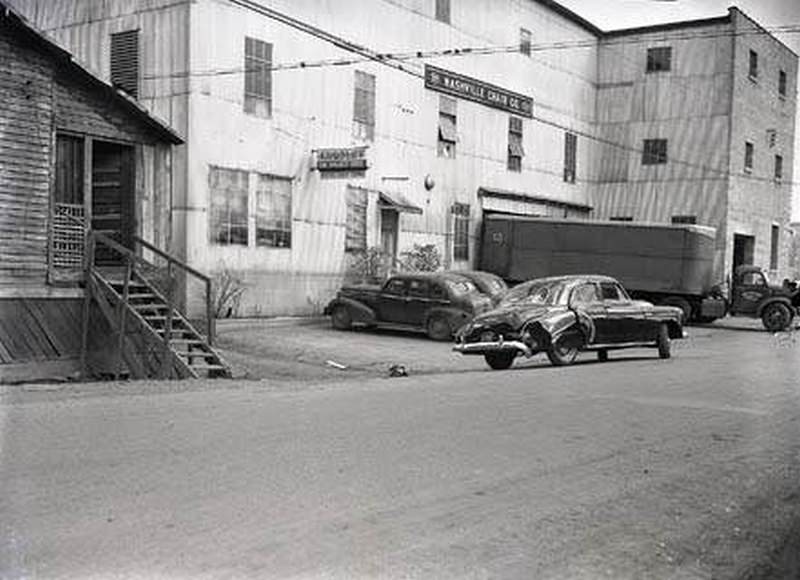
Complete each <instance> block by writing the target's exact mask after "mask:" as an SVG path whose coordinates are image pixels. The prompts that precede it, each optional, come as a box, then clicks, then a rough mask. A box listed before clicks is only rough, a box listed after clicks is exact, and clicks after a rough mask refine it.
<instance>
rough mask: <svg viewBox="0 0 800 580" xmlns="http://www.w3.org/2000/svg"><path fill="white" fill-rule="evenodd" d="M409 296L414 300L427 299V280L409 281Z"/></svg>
mask: <svg viewBox="0 0 800 580" xmlns="http://www.w3.org/2000/svg"><path fill="white" fill-rule="evenodd" d="M408 295H409V296H413V297H414V298H427V297H428V282H427V281H426V280H409V281H408Z"/></svg>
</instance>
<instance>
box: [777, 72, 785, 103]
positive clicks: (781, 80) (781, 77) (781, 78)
mask: <svg viewBox="0 0 800 580" xmlns="http://www.w3.org/2000/svg"><path fill="white" fill-rule="evenodd" d="M778 96H779V97H781V98H782V99H785V98H786V71H779V72H778Z"/></svg>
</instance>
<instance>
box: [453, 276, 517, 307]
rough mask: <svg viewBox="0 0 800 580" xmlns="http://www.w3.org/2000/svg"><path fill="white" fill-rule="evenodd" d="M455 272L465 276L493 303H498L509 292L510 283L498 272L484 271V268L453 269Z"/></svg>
mask: <svg viewBox="0 0 800 580" xmlns="http://www.w3.org/2000/svg"><path fill="white" fill-rule="evenodd" d="M452 273H453V274H458V275H459V276H463V277H464V278H466V279H467V280H469V281H470V282H472V283H473V284H475V287H476V288H477V289H478V290H479V291H480V292H481V293H482V294H485V295H486V296H488V297H489V298H490V299H491V300H492V304H494V305H497V303H498V302H500V299H501V298H502V297H503V294H505V293H506V292H508V285H507V284H506V283H505V281H504V280H503V279H502V278H501V277H500V276H498V275H497V274H492V273H491V272H484V271H483V270H452Z"/></svg>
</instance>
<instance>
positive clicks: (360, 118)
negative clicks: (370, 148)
mask: <svg viewBox="0 0 800 580" xmlns="http://www.w3.org/2000/svg"><path fill="white" fill-rule="evenodd" d="M353 136H354V137H355V138H356V139H363V140H364V141H372V140H374V139H375V75H371V74H367V73H365V72H361V71H360V70H357V71H356V78H355V94H354V97H353Z"/></svg>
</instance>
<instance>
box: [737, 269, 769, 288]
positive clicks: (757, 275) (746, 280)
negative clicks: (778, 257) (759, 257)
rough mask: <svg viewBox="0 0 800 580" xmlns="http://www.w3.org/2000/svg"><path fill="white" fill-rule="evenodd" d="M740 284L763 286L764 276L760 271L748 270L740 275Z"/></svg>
mask: <svg viewBox="0 0 800 580" xmlns="http://www.w3.org/2000/svg"><path fill="white" fill-rule="evenodd" d="M742 284H744V285H745V286H763V285H764V277H763V276H762V275H761V272H748V273H747V274H745V275H743V276H742Z"/></svg>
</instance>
